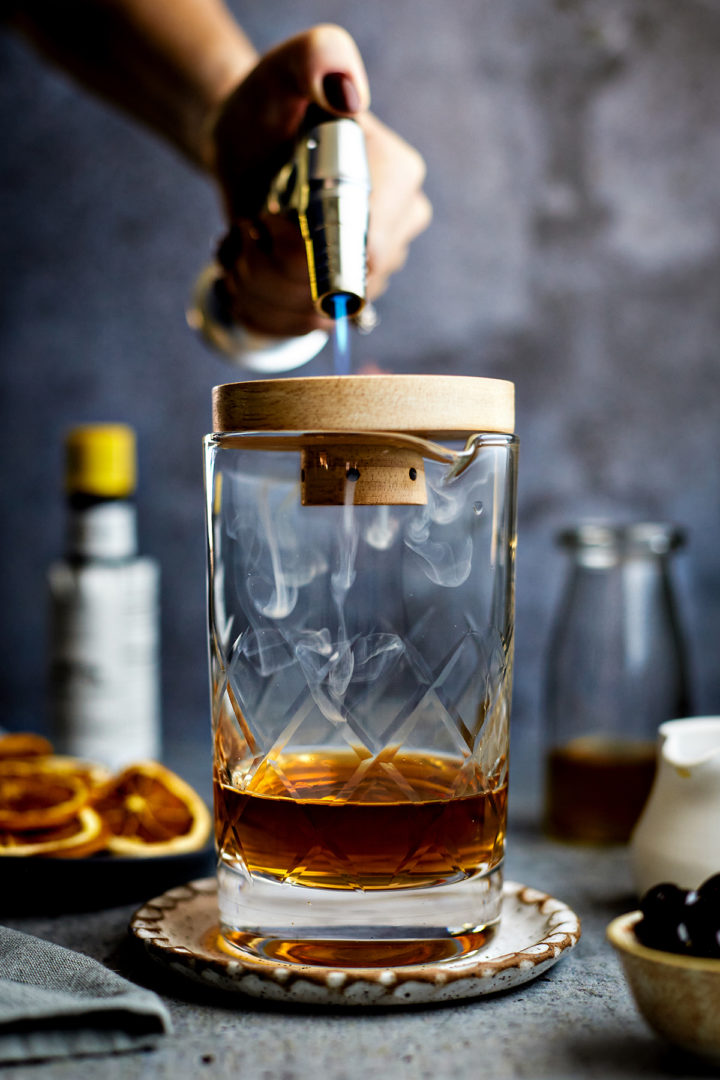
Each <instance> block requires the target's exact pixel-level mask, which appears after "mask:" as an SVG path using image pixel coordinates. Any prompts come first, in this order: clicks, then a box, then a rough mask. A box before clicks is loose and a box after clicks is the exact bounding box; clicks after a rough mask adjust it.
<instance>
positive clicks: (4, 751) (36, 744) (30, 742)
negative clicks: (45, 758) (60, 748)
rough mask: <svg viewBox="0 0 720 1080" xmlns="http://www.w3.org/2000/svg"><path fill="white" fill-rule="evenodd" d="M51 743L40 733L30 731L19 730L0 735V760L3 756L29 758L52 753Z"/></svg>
mask: <svg viewBox="0 0 720 1080" xmlns="http://www.w3.org/2000/svg"><path fill="white" fill-rule="evenodd" d="M52 752H53V745H52V743H51V742H50V741H49V740H48V739H45V738H43V736H42V735H34V734H33V733H32V732H28V731H19V732H13V733H9V734H7V735H0V760H4V759H5V758H30V757H33V758H34V757H39V756H40V755H41V754H52Z"/></svg>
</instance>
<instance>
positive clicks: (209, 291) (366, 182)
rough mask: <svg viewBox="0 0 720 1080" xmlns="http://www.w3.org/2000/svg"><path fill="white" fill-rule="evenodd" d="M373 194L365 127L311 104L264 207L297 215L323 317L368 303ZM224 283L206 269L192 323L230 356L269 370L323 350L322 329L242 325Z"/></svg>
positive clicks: (356, 311) (356, 312) (354, 311)
mask: <svg viewBox="0 0 720 1080" xmlns="http://www.w3.org/2000/svg"><path fill="white" fill-rule="evenodd" d="M369 198H370V173H369V169H368V162H367V154H366V150H365V136H364V134H363V131H362V128H361V127H360V125H359V124H358V123H357V121H355V120H351V119H339V118H337V117H333V116H330V115H329V114H327V113H323V112H321V111H320V110H319V109H315V108H314V107H311V108H310V109H309V110H308V115H307V117H306V120H305V123H304V125H303V129H302V132H301V134H300V136H299V138H298V140H297V142H296V145H295V149H294V152H293V155H292V157H291V159H290V160H289V161H288V162H287V164H286V165H284V166H283V168H282V169H281V170H280V172H279V173H278V175H277V176H276V177H275V179H274V180H273V182H272V184H271V187H270V191H269V193H268V198H267V203H266V209H267V210H268V211H269V212H270V213H277V214H286V215H289V216H291V217H293V218H295V219H296V220H297V222H298V225H299V228H300V231H301V234H302V237H303V240H304V243H305V252H306V256H307V265H308V275H309V280H310V291H311V295H312V300H313V304H314V306H315V309H316V310H317V311H318V313H319V314H321V315H324V316H325V317H326V318H328V317H329V318H331V319H334V318H336V317H337V316H338V314H339V313H340V312H342V314H347V315H349V316H351V317H353V318H354V319H355V320H358V316H360V315H361V313H362V312H363V309H364V308H365V306H366V297H365V278H366V263H367V229H368V215H369ZM221 280H222V271H221V270H220V268H219V267H218V266H217V265H215V264H214V265H212V266H209V267H207V268H206V269H205V270H204V271H203V273H202V274H201V275H200V277H199V278H198V281H197V283H196V287H195V293H194V296H193V304H192V308H191V310H190V311H189V312H188V322H189V323H190V325H191V326H192V327H193V329H197V330H199V331H200V333H201V334H202V335H203V337H204V338H205V339H206V340H207V341H209V342H210V343H211V344H213V345H214V346H215V347H216V348H219V349H220V350H221V351H222V352H224V353H225V354H226V355H227V356H228V357H229V358H230V359H233V360H235V361H236V362H237V363H239V364H241V365H242V366H244V367H247V368H251V369H253V370H256V371H265V372H272V371H283V370H289V369H290V368H293V367H297V366H300V364H303V363H306V362H307V361H308V360H310V359H312V357H313V356H315V355H316V354H317V352H319V350H320V348H321V347H322V345H323V344H324V343H325V340H326V335H325V334H324V332H323V331H313V332H312V333H310V334H306V335H305V336H304V337H303V338H291V339H281V340H280V341H278V339H277V338H269V337H265V336H264V335H258V334H254V333H251V332H249V331H247V330H245V329H244V328H243V327H240V326H238V324H237V323H235V322H234V321H233V319H232V316H231V315H230V312H229V311H228V310H227V304H226V303H223V295H224V294H223V290H222V288H218V287H217V286H218V283H219V282H221ZM338 301H341V303H338ZM369 307H370V305H368V308H369ZM365 328H366V329H367V328H369V325H366V327H365Z"/></svg>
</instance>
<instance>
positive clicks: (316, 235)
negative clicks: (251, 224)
mask: <svg viewBox="0 0 720 1080" xmlns="http://www.w3.org/2000/svg"><path fill="white" fill-rule="evenodd" d="M369 201H370V171H369V169H368V162H367V155H366V152H365V136H364V135H363V131H362V128H361V127H360V125H359V124H358V123H357V122H356V121H355V120H350V119H337V118H334V117H327V118H324V117H323V119H322V120H320V121H319V122H317V123H315V124H313V126H312V127H309V128H307V130H306V131H305V132H304V133H303V135H302V136H301V138H300V139H299V140H298V143H297V146H296V149H295V153H294V155H293V158H292V160H291V161H290V162H289V163H288V164H287V165H286V166H285V168H284V169H283V170H281V172H280V174H279V175H278V177H277V178H276V180H275V183H274V184H273V188H272V191H271V193H270V198H269V199H268V207H269V209H276V210H278V211H282V210H287V209H292V210H295V211H296V213H297V215H298V221H299V223H300V229H301V231H302V235H303V239H304V240H305V249H306V252H307V262H308V271H309V274H310V289H311V292H312V298H313V303H314V304H315V307H316V309H317V310H318V311H319V312H320V313H321V314H323V315H327V316H330V318H336V317H337V315H338V314H339V311H340V309H338V308H336V303H335V300H336V298H344V303H343V305H342V313H343V314H347V315H349V316H353V315H357V314H358V313H359V312H360V311H361V310H362V308H363V307H364V305H365V274H366V262H367V230H368V215H369Z"/></svg>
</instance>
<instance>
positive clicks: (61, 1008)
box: [0, 926, 171, 1063]
mask: <svg viewBox="0 0 720 1080" xmlns="http://www.w3.org/2000/svg"><path fill="white" fill-rule="evenodd" d="M170 1030H171V1024H170V1017H169V1015H168V1012H167V1010H166V1008H165V1006H164V1005H163V1004H162V1002H161V1001H160V999H159V998H158V997H157V995H156V994H153V993H152V992H151V991H150V990H142V989H141V988H140V987H138V986H134V985H133V984H132V983H130V982H127V980H126V979H123V978H121V977H120V976H119V975H116V974H115V972H113V971H110V970H109V969H108V968H106V967H103V965H102V964H99V963H98V962H97V960H92V959H90V957H88V956H83V955H82V954H81V953H76V952H72V951H71V950H70V949H64V948H62V947H61V946H60V945H53V944H52V943H51V942H48V941H41V940H40V939H39V938H36V937H30V935H29V934H23V933H20V931H19V930H11V929H9V928H8V927H5V926H0V1063H2V1062H9V1061H38V1060H43V1059H47V1058H58V1057H75V1056H80V1055H84V1054H108V1053H119V1052H121V1051H124V1050H139V1049H144V1048H148V1047H152V1046H153V1045H154V1043H155V1040H156V1038H157V1036H158V1035H160V1034H162V1033H163V1032H169V1031H170Z"/></svg>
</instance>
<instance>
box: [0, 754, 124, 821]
mask: <svg viewBox="0 0 720 1080" xmlns="http://www.w3.org/2000/svg"><path fill="white" fill-rule="evenodd" d="M108 776H109V773H108V771H107V769H105V768H103V766H100V765H94V764H92V763H91V762H86V761H81V760H80V759H78V758H73V757H54V756H50V757H37V758H28V759H22V760H21V759H15V758H7V759H4V760H0V829H7V830H9V831H10V832H25V831H27V830H29V829H52V828H55V827H56V826H58V825H64V824H65V822H67V821H70V820H71V819H72V818H74V817H76V816H77V814H78V811H79V810H80V809H81V807H83V806H85V805H86V803H87V802H88V800H89V797H90V792H91V791H92V790H93V789H94V788H96V787H97V786H98V785H99V784H100V783H102V782H103V781H104V780H106V779H107V777H108Z"/></svg>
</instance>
